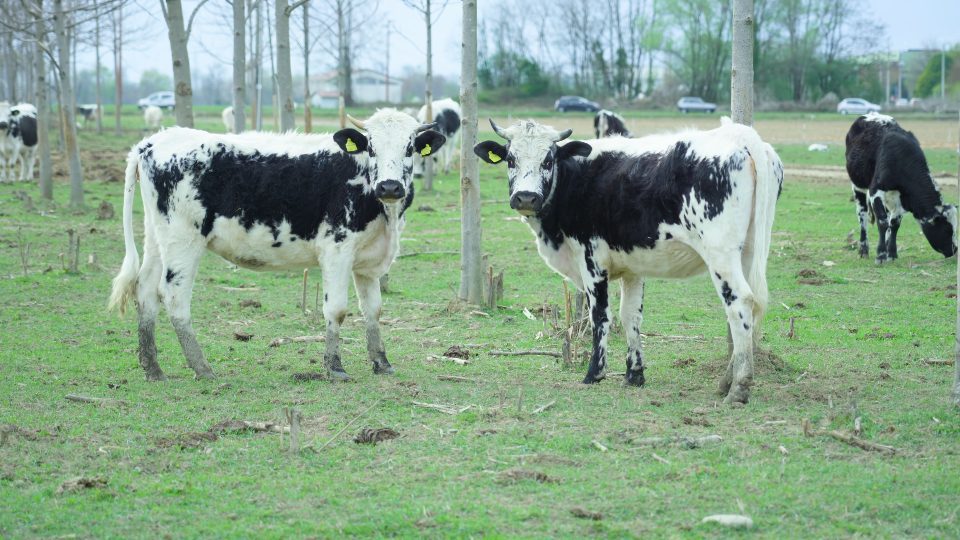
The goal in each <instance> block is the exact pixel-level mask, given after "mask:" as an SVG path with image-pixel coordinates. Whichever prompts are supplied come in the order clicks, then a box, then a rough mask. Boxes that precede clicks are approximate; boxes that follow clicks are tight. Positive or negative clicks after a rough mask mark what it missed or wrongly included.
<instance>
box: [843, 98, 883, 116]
mask: <svg viewBox="0 0 960 540" xmlns="http://www.w3.org/2000/svg"><path fill="white" fill-rule="evenodd" d="M837 112H838V113H840V114H867V113H868V112H880V106H879V105H877V104H876V103H870V102H869V101H867V100H865V99H862V98H846V99H844V100H843V101H841V102H840V103H837Z"/></svg>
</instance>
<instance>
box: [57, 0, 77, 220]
mask: <svg viewBox="0 0 960 540" xmlns="http://www.w3.org/2000/svg"><path fill="white" fill-rule="evenodd" d="M68 16H69V15H68V13H67V11H66V10H65V9H64V6H63V0H53V26H54V31H55V32H56V35H57V58H58V60H57V66H56V68H57V75H58V78H59V88H60V119H61V120H62V122H63V126H62V128H63V140H64V149H65V150H66V154H67V163H68V165H69V169H70V208H71V209H73V210H83V170H82V169H81V168H80V148H79V146H78V145H77V120H76V109H75V108H74V107H73V106H71V105H70V104H72V103H74V95H73V78H72V74H71V73H70V38H69V35H68V33H69V31H70V30H69V28H70V26H69V25H68V24H67V20H66V19H67V17H68Z"/></svg>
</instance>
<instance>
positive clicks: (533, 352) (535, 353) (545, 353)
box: [490, 350, 563, 358]
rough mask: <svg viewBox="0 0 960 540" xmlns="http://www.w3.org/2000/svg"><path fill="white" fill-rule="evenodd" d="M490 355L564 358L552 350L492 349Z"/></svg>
mask: <svg viewBox="0 0 960 540" xmlns="http://www.w3.org/2000/svg"><path fill="white" fill-rule="evenodd" d="M490 356H552V357H554V358H563V355H562V354H560V353H555V352H551V351H536V350H530V351H490Z"/></svg>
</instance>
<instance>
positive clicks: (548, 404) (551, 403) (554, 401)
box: [531, 400, 557, 414]
mask: <svg viewBox="0 0 960 540" xmlns="http://www.w3.org/2000/svg"><path fill="white" fill-rule="evenodd" d="M556 404H557V400H553V401H551V402H550V403H546V404H543V405H541V406H539V407H537V408H536V409H534V410H533V412H532V413H531V414H540V413H542V412H543V411H545V410H547V409H549V408H550V407H553V406H554V405H556Z"/></svg>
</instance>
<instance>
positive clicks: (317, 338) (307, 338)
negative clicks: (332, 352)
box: [269, 336, 327, 347]
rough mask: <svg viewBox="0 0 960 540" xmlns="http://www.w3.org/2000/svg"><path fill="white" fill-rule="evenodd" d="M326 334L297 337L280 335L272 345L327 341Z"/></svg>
mask: <svg viewBox="0 0 960 540" xmlns="http://www.w3.org/2000/svg"><path fill="white" fill-rule="evenodd" d="M326 339H327V338H326V336H296V337H278V338H276V339H274V340H273V341H271V342H270V345H269V346H270V347H279V346H280V345H286V344H287V343H315V342H318V341H326Z"/></svg>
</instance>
